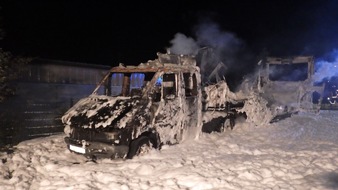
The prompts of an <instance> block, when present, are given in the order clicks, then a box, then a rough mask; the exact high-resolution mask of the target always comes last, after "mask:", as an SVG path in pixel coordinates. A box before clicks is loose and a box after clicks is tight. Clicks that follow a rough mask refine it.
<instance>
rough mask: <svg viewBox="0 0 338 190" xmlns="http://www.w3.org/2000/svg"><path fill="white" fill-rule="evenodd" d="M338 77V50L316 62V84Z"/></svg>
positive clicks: (314, 77) (314, 78)
mask: <svg viewBox="0 0 338 190" xmlns="http://www.w3.org/2000/svg"><path fill="white" fill-rule="evenodd" d="M337 76H338V49H334V50H333V51H331V52H330V53H329V54H328V55H326V56H324V58H321V59H318V60H317V61H316V71H315V74H314V76H313V80H314V81H315V82H322V81H323V80H325V79H330V78H332V77H337Z"/></svg>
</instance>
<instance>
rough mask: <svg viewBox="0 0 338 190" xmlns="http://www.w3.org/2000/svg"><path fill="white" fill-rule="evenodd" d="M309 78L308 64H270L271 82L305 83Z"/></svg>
mask: <svg viewBox="0 0 338 190" xmlns="http://www.w3.org/2000/svg"><path fill="white" fill-rule="evenodd" d="M307 78H308V63H297V64H270V65H269V79H270V80H271V81H304V80H306V79H307Z"/></svg>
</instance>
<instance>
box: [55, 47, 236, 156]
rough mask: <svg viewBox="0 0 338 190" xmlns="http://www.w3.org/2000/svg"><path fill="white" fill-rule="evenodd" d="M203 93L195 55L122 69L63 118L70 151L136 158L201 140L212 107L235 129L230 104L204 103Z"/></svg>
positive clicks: (162, 57)
mask: <svg viewBox="0 0 338 190" xmlns="http://www.w3.org/2000/svg"><path fill="white" fill-rule="evenodd" d="M202 91H203V88H202V86H201V75H200V69H199V67H198V66H197V65H196V59H195V58H194V56H187V55H174V54H168V53H166V54H162V53H158V59H155V60H150V61H148V62H147V63H141V64H139V65H137V66H124V65H122V64H120V65H119V66H116V67H113V68H111V70H110V71H109V72H108V74H107V75H105V77H104V78H103V80H102V81H101V83H100V84H99V85H98V86H97V87H96V89H95V90H94V91H93V93H92V94H91V95H90V96H89V97H86V98H83V99H81V100H79V101H78V102H77V103H76V104H75V105H74V106H73V107H71V108H70V109H69V110H68V111H67V112H66V113H65V114H64V116H63V117H62V122H63V123H64V125H65V129H64V131H65V133H66V135H67V136H66V137H65V141H66V143H67V146H68V148H69V150H71V151H73V152H76V153H79V154H83V155H85V156H88V157H91V158H99V157H106V158H132V157H133V156H135V155H139V154H142V153H143V152H147V151H149V148H155V149H160V148H161V146H162V145H172V144H177V143H180V142H182V141H185V140H189V139H196V138H198V136H199V134H200V133H201V131H202V126H203V120H202V118H203V117H202V110H207V109H208V105H211V106H215V105H216V106H217V107H218V108H220V109H223V110H225V111H223V112H222V114H221V115H220V116H218V117H221V116H223V118H222V122H223V123H225V121H226V120H227V119H229V120H230V118H231V122H227V123H228V124H229V123H230V124H231V125H232V126H233V125H234V122H233V117H230V115H231V114H232V113H233V112H228V110H230V109H229V105H226V104H225V103H224V102H223V103H221V102H218V103H216V104H215V103H213V102H210V104H208V103H203V101H205V100H206V98H205V97H203V96H202ZM204 95H205V94H204ZM206 105H207V106H206ZM203 106H204V107H205V109H203ZM225 108H227V109H225Z"/></svg>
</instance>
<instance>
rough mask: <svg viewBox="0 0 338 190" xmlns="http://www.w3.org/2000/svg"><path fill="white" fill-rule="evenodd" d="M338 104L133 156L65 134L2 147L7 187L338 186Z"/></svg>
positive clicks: (2, 183) (1, 181) (1, 180)
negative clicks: (100, 150)
mask: <svg viewBox="0 0 338 190" xmlns="http://www.w3.org/2000/svg"><path fill="white" fill-rule="evenodd" d="M337 114H338V112H335V111H321V112H320V113H319V114H309V113H307V114H299V115H294V116H293V117H292V118H288V119H285V120H282V121H280V122H277V123H273V124H269V125H265V126H259V127H257V126H252V124H250V123H246V122H243V121H238V122H237V125H236V127H235V128H234V130H233V131H226V132H224V133H211V134H206V133H205V134H202V135H201V136H200V138H199V139H198V140H195V141H190V142H187V141H186V142H183V143H182V144H178V145H175V146H164V147H163V148H162V150H160V151H158V150H153V151H151V152H150V153H149V154H147V155H144V156H139V157H135V158H134V159H132V160H109V159H103V160H98V161H97V162H96V163H95V162H92V161H88V160H86V158H84V157H83V156H82V155H77V154H74V153H71V152H69V151H68V150H67V148H66V146H65V145H66V144H65V143H64V142H63V137H64V135H56V136H51V137H46V138H38V139H33V140H29V141H25V142H22V143H20V144H19V145H18V146H17V147H16V150H15V151H14V153H13V154H9V155H7V154H4V153H1V159H2V162H0V176H1V177H0V187H1V188H0V189H6V190H10V189H34V190H36V189H43V190H47V189H147V190H148V189H152V190H157V189H160V190H162V189H168V190H175V189H189V190H190V189H191V190H193V189H194V190H197V189H255V190H256V189H297V190H299V189H318V190H325V189H338V117H337Z"/></svg>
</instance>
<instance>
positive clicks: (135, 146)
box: [127, 136, 152, 159]
mask: <svg viewBox="0 0 338 190" xmlns="http://www.w3.org/2000/svg"><path fill="white" fill-rule="evenodd" d="M151 148H152V143H151V141H150V138H149V137H147V136H141V137H138V138H137V139H134V140H133V141H131V143H130V145H129V151H128V154H127V158H128V159H132V158H133V157H134V156H138V155H143V154H145V153H147V152H149V151H150V149H151Z"/></svg>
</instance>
